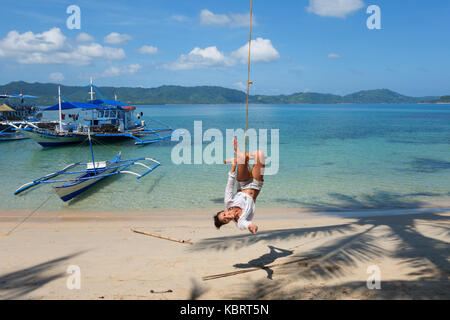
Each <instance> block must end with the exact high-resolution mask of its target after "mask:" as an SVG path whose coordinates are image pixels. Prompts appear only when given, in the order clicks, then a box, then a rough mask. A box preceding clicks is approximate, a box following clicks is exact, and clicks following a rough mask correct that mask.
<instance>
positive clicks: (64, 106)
mask: <svg viewBox="0 0 450 320" xmlns="http://www.w3.org/2000/svg"><path fill="white" fill-rule="evenodd" d="M100 108H107V106H101V105H97V104H92V103H85V102H67V101H66V102H62V103H61V110H69V109H100ZM54 110H59V104H55V105H53V106H51V107H48V108H45V109H43V111H54Z"/></svg>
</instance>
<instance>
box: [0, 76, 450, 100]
mask: <svg viewBox="0 0 450 320" xmlns="http://www.w3.org/2000/svg"><path fill="white" fill-rule="evenodd" d="M57 88H58V85H57V84H53V83H37V82H36V83H27V82H23V81H16V82H11V83H9V84H7V85H3V86H0V94H3V93H5V92H6V91H8V92H9V93H19V92H20V91H21V90H23V91H24V94H29V95H35V96H38V97H39V98H38V99H37V104H38V105H53V104H55V103H57V101H58V99H57V96H56V93H57ZM99 89H100V91H101V92H102V94H103V95H104V98H106V99H112V98H113V97H114V95H115V94H117V96H118V99H119V100H120V101H123V102H125V103H129V104H133V105H144V104H233V103H245V101H246V94H245V93H244V92H242V91H239V90H235V89H228V88H222V87H214V86H199V87H181V86H161V87H158V88H128V87H119V88H115V87H99ZM61 92H62V95H63V97H64V98H67V99H69V100H71V101H87V99H88V89H87V87H80V86H61ZM96 98H100V97H99V96H98V95H97V94H96ZM443 98H449V97H442V98H441V99H443ZM434 99H438V97H408V96H404V95H401V94H399V93H396V92H394V91H391V90H387V89H379V90H367V91H359V92H356V93H352V94H349V95H345V96H339V95H333V94H322V93H312V92H301V93H294V94H291V95H276V96H268V95H252V96H250V103H259V104H302V103H305V104H337V103H355V104H367V103H420V102H431V100H434ZM436 101H438V100H436Z"/></svg>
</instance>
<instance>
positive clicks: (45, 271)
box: [0, 251, 86, 300]
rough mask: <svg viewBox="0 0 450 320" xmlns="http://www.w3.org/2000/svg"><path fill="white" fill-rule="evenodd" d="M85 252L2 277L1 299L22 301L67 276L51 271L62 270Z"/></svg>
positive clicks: (0, 279)
mask: <svg viewBox="0 0 450 320" xmlns="http://www.w3.org/2000/svg"><path fill="white" fill-rule="evenodd" d="M85 252H86V251H80V252H76V253H73V254H70V255H67V256H63V257H60V258H57V259H53V260H50V261H47V262H44V263H41V264H37V265H34V266H32V267H29V268H25V269H22V270H18V271H14V272H11V273H8V274H4V275H0V299H3V300H13V299H20V298H22V297H25V296H26V295H27V294H29V293H31V292H33V291H35V290H37V289H39V288H41V287H43V286H45V285H46V284H48V283H50V282H52V281H55V280H57V279H60V278H62V277H64V276H66V275H67V274H66V273H65V272H59V273H55V272H51V270H52V269H55V268H58V269H60V265H61V264H62V263H64V262H66V261H67V260H70V259H72V258H74V257H76V256H78V255H80V254H83V253H85Z"/></svg>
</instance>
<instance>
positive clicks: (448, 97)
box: [427, 96, 450, 103]
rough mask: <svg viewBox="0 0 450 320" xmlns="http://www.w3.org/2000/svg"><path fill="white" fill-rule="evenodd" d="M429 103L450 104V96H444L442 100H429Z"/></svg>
mask: <svg viewBox="0 0 450 320" xmlns="http://www.w3.org/2000/svg"><path fill="white" fill-rule="evenodd" d="M427 102H429V103H450V96H442V97H441V98H440V99H436V100H429V101H427Z"/></svg>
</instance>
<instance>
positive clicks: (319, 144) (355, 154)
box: [0, 105, 450, 211]
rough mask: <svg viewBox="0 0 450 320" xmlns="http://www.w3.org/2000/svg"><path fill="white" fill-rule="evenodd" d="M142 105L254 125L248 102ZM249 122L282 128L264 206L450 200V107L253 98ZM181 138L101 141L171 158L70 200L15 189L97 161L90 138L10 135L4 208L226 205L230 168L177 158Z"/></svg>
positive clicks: (0, 204) (0, 186)
mask: <svg viewBox="0 0 450 320" xmlns="http://www.w3.org/2000/svg"><path fill="white" fill-rule="evenodd" d="M138 110H139V111H142V112H144V118H145V119H146V121H147V123H150V124H151V123H152V122H151V119H152V118H155V119H157V120H159V121H162V122H164V123H168V124H170V125H171V126H172V127H173V128H186V129H189V130H192V129H193V125H194V121H200V120H201V121H202V123H203V129H204V130H206V129H208V128H218V129H220V130H223V132H225V129H230V128H231V129H232V128H243V127H244V125H245V122H244V121H245V120H244V115H245V111H244V107H243V106H241V105H221V106H215V105H189V106H141V107H139V108H138ZM52 116H54V115H50V117H52ZM154 125H155V126H157V125H158V124H154ZM249 126H250V127H251V128H267V129H272V128H273V129H279V130H280V131H279V132H280V167H279V172H278V174H277V175H274V176H267V177H266V179H265V186H264V188H263V191H262V193H261V195H260V197H259V198H258V206H259V207H291V208H311V209H317V210H339V209H351V210H356V209H367V208H377V209H389V208H405V207H407V208H410V207H418V206H420V205H422V204H425V203H433V202H435V201H440V200H448V199H449V198H450V106H449V105H251V106H250V124H249ZM269 141H270V140H269ZM206 144H207V143H205V146H206ZM174 145H175V143H168V142H164V143H158V144H153V145H148V146H144V147H142V146H135V145H134V144H133V143H132V142H131V141H130V142H124V143H116V144H111V145H107V146H105V145H95V146H94V150H95V156H96V160H98V161H100V160H106V159H110V158H112V157H113V156H114V155H115V153H117V152H118V151H122V155H123V158H126V159H129V158H137V157H143V156H145V157H152V158H155V159H157V160H159V161H160V162H161V163H162V166H161V167H160V168H158V169H157V170H156V171H155V172H154V173H152V174H150V175H148V176H147V177H146V178H145V179H141V180H136V179H135V178H134V177H133V176H128V175H123V176H120V177H112V178H109V180H106V181H104V182H101V183H99V184H98V185H96V186H95V187H93V188H92V189H91V190H90V191H88V193H86V194H84V195H81V196H79V197H78V199H75V200H73V201H72V202H70V203H63V202H62V201H61V200H60V199H59V198H58V197H57V196H56V194H54V192H53V190H52V188H51V187H50V185H42V186H40V187H39V188H36V189H35V190H33V191H31V192H28V193H26V194H25V195H23V196H14V195H13V192H14V190H15V189H16V188H17V187H19V186H20V185H22V184H24V183H26V182H28V181H31V180H33V179H35V178H38V177H41V176H43V175H45V174H47V173H50V172H54V171H55V170H57V169H59V168H62V167H64V166H65V165H67V164H69V163H72V162H75V161H80V160H82V161H88V160H89V157H90V151H89V146H88V145H84V146H73V147H70V146H69V147H61V148H48V149H44V148H41V147H40V146H39V145H38V144H36V143H35V142H33V141H32V140H25V141H16V142H2V143H1V144H0V158H1V161H0V170H1V183H0V210H10V209H16V210H32V209H35V208H37V207H38V206H40V205H41V204H42V203H43V202H44V201H45V200H46V199H47V198H48V197H49V196H50V199H49V200H48V201H47V202H46V203H45V205H44V206H43V207H42V208H41V210H76V211H96V210H102V211H103V210H152V209H158V208H165V209H167V208H211V209H212V210H213V209H214V210H216V209H217V210H219V209H221V207H222V199H223V192H224V187H225V183H226V179H227V169H228V167H226V166H224V165H175V164H173V163H172V161H171V151H172V148H173V146H174Z"/></svg>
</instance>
